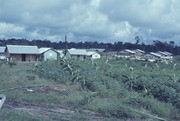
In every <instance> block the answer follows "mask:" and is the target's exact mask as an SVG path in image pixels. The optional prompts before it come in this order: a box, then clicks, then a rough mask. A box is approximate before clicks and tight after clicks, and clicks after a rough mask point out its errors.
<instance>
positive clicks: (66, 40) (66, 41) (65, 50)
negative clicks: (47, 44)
mask: <svg viewBox="0 0 180 121" xmlns="http://www.w3.org/2000/svg"><path fill="white" fill-rule="evenodd" d="M67 48H68V47H67V35H65V57H66V54H67Z"/></svg>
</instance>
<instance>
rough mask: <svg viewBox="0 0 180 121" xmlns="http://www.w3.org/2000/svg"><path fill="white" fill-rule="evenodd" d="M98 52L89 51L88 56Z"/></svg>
mask: <svg viewBox="0 0 180 121" xmlns="http://www.w3.org/2000/svg"><path fill="white" fill-rule="evenodd" d="M95 53H96V52H87V56H91V55H93V54H95Z"/></svg>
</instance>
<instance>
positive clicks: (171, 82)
mask: <svg viewBox="0 0 180 121" xmlns="http://www.w3.org/2000/svg"><path fill="white" fill-rule="evenodd" d="M179 75H180V67H179V65H178V63H176V65H175V64H169V65H166V64H162V63H156V64H154V63H147V62H136V61H131V60H122V59H118V60H104V59H101V60H97V61H91V60H68V61H67V60H63V59H59V60H57V61H56V60H50V61H46V62H40V63H38V64H37V63H18V64H17V65H13V66H12V65H11V66H10V65H7V64H2V65H1V67H0V83H1V84H0V93H3V94H5V95H6V96H7V99H6V101H5V103H4V105H3V108H2V109H1V110H0V117H1V118H0V120H2V121H6V120H7V121H9V120H10V121H11V120H12V121H24V120H27V121H28V120H29V121H32V120H33V121H46V120H47V121H51V120H52V121H54V120H57V121H59V120H64V121H71V120H83V121H84V120H93V121H94V120H103V121H104V120H107V121H109V120H112V121H114V120H119V121H125V120H128V121H136V120H137V121H144V120H153V121H154V120H159V119H161V120H179V119H180V117H179V105H178V104H179V97H178V96H179V90H180V88H179V87H180V85H179V81H180V77H179Z"/></svg>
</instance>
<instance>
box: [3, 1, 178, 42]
mask: <svg viewBox="0 0 180 121" xmlns="http://www.w3.org/2000/svg"><path fill="white" fill-rule="evenodd" d="M179 12H180V0H0V39H3V38H5V39H8V38H26V39H28V40H32V39H41V40H44V39H48V40H51V41H56V42H58V41H61V40H64V35H65V34H67V35H68V40H69V41H76V42H77V41H98V42H115V41H122V42H132V43H135V40H134V37H135V36H140V42H144V43H151V42H152V40H160V41H167V42H169V41H175V43H176V44H180V14H179Z"/></svg>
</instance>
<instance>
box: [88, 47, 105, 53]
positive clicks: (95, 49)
mask: <svg viewBox="0 0 180 121" xmlns="http://www.w3.org/2000/svg"><path fill="white" fill-rule="evenodd" d="M86 50H87V51H98V52H104V51H105V50H106V49H99V48H90V49H86Z"/></svg>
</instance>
